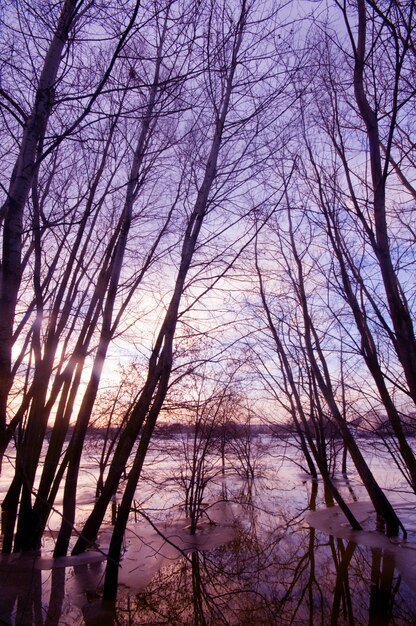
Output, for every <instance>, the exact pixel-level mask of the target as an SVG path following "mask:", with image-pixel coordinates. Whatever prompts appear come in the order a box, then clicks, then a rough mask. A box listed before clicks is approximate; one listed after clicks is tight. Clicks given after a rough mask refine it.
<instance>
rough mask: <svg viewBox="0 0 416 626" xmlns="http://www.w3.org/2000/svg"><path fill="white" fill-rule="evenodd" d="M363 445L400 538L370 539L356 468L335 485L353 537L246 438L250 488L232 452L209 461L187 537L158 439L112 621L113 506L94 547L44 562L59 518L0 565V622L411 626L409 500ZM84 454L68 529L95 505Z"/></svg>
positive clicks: (266, 444)
mask: <svg viewBox="0 0 416 626" xmlns="http://www.w3.org/2000/svg"><path fill="white" fill-rule="evenodd" d="M362 447H364V448H365V449H366V450H367V457H368V460H369V462H370V463H371V466H372V469H373V472H374V473H375V475H376V476H377V478H378V480H379V481H380V483H381V484H382V486H383V487H384V488H385V490H386V493H387V494H388V496H389V497H390V499H391V500H392V501H393V502H394V504H395V506H396V507H397V510H398V513H399V516H400V518H401V519H402V521H403V522H404V524H405V526H406V528H407V530H408V538H407V540H406V541H402V540H398V539H394V538H392V539H390V538H387V537H385V536H383V535H380V534H379V533H377V532H376V530H375V517H374V514H373V510H372V507H371V505H370V504H369V502H368V497H367V496H366V494H365V492H364V490H363V489H362V487H361V486H360V483H359V480H358V479H357V477H356V476H355V474H354V473H351V475H349V477H348V480H345V479H343V480H339V482H338V487H339V489H340V491H341V493H342V494H343V496H344V497H345V499H346V500H347V501H348V502H350V503H352V507H353V508H354V513H355V514H356V516H357V517H358V518H359V519H360V521H361V522H363V526H364V529H365V530H364V531H363V532H352V531H351V530H350V529H349V527H348V525H347V523H346V522H345V520H344V518H343V516H342V514H340V513H339V511H338V509H337V507H331V508H327V505H326V503H325V494H324V491H323V488H322V485H321V484H320V483H317V482H314V481H311V480H310V479H309V478H308V477H307V476H306V474H305V473H303V472H302V468H301V467H300V465H299V463H300V462H301V457H300V455H299V452H298V450H297V449H296V447H295V446H294V445H293V443H289V444H288V443H287V442H286V443H284V444H283V443H279V442H277V441H275V440H272V439H271V438H267V437H263V438H258V439H256V440H255V442H254V446H253V448H252V450H251V455H252V456H251V463H252V465H253V466H254V465H255V466H256V467H255V478H254V479H253V480H250V481H248V480H246V479H245V478H244V476H242V475H241V474H240V475H239V473H238V472H237V471H236V469H238V466H237V462H238V459H237V458H234V459H231V461H230V463H229V465H227V467H226V468H225V474H223V473H222V471H221V468H220V466H219V465H218V463H217V462H215V460H213V461H212V462H211V463H210V464H209V465H207V467H206V473H207V476H209V478H210V480H209V481H208V484H207V491H206V494H205V509H206V510H205V513H204V515H203V516H202V518H201V520H200V524H199V528H198V531H197V534H196V536H195V537H192V536H190V534H189V520H186V519H185V517H184V516H183V512H182V511H181V509H180V506H179V505H180V504H181V503H182V502H183V500H184V491H183V478H184V475H185V474H186V460H184V459H183V458H181V456H180V454H179V453H178V450H179V448H178V447H177V446H176V447H175V442H172V441H158V442H156V443H155V445H154V448H153V450H152V451H151V453H150V454H149V458H148V461H147V464H146V472H145V476H144V481H143V482H142V483H141V484H140V485H139V488H138V490H137V493H136V502H135V511H133V512H132V515H131V523H130V524H129V529H128V533H127V535H126V539H125V546H124V548H125V549H124V556H123V561H122V567H121V570H120V579H119V581H120V587H119V595H118V600H117V606H116V610H115V613H113V612H111V611H109V610H106V607H103V606H102V603H101V594H102V587H103V576H104V570H105V561H104V558H105V552H106V548H107V546H108V541H109V536H110V531H111V511H109V512H108V519H107V520H106V522H105V526H104V528H103V532H102V534H101V535H100V538H99V550H98V551H90V552H88V553H86V554H85V555H81V556H79V557H69V558H67V559H56V560H53V559H51V552H52V549H53V545H54V540H55V537H56V530H57V529H58V528H59V511H58V512H56V513H55V514H54V515H53V516H52V517H51V520H50V529H49V533H48V536H47V537H46V538H45V542H44V546H43V550H42V554H41V555H32V554H30V555H11V556H9V557H4V556H3V557H2V559H1V562H0V590H1V591H0V623H1V624H10V625H15V624H16V625H26V624H27V625H30V624H42V625H48V626H52V625H63V624H68V625H75V624H86V625H89V626H93V625H95V624H97V625H98V624H100V625H101V626H104V624H148V625H157V624H158V625H159V624H166V625H178V626H181V625H188V624H189V625H191V624H197V625H212V626H216V625H221V624H230V625H231V624H233V625H234V624H235V625H239V624H241V625H272V624H276V625H282V626H285V625H286V624H288V625H289V624H294V625H313V626H316V625H322V626H327V625H331V626H338V625H339V626H341V625H344V624H345V625H348V626H352V625H361V624H363V625H364V624H365V625H370V626H384V625H387V624H394V625H402V624H403V625H405V624H408V625H414V624H416V500H415V497H414V496H413V495H411V494H409V493H407V492H406V488H405V485H404V484H403V481H402V478H401V476H400V474H399V472H397V471H396V470H395V467H394V464H393V463H392V462H391V460H390V459H388V458H387V457H385V455H384V454H383V453H382V450H381V448H380V449H379V448H378V446H376V445H374V442H368V441H363V443H362ZM96 456H97V450H96V449H95V447H94V446H93V445H91V446H90V447H89V450H88V454H86V455H85V458H84V468H83V472H82V482H81V484H80V489H79V501H78V508H79V511H78V513H79V516H78V521H79V523H81V521H82V519H85V517H86V515H87V514H88V511H89V510H90V508H91V505H92V503H93V499H94V494H95V483H96V479H97V475H98V469H97V462H96V460H95V459H96ZM6 469H7V468H5V471H4V472H3V475H2V476H1V479H0V490H1V494H2V495H4V490H5V488H6V486H7V483H8V476H7V472H6ZM9 471H10V469H9ZM57 506H58V508H59V502H58V503H57ZM114 506H116V503H114ZM74 539H75V535H74Z"/></svg>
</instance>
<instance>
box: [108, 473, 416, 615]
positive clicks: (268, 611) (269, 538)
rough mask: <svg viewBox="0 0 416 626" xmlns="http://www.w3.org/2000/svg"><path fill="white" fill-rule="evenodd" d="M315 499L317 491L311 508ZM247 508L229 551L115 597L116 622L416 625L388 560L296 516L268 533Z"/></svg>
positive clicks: (181, 564) (407, 594)
mask: <svg viewBox="0 0 416 626" xmlns="http://www.w3.org/2000/svg"><path fill="white" fill-rule="evenodd" d="M246 493H247V492H246ZM316 499H317V483H314V486H313V488H312V490H311V497H310V507H311V508H312V509H314V508H315V503H316ZM246 506H247V507H248V509H247V510H248V513H249V514H248V516H247V519H246V521H245V523H244V525H243V527H242V528H241V529H240V530H239V533H238V535H237V537H236V538H235V539H234V540H233V541H232V542H231V543H229V544H227V545H224V546H221V547H219V548H217V549H216V550H212V551H210V552H206V553H197V552H194V553H192V554H190V555H189V556H188V558H184V557H183V558H181V559H180V560H177V561H174V562H172V564H170V565H169V566H168V567H167V568H164V569H163V570H161V571H160V572H159V574H158V575H157V576H156V577H155V578H154V580H153V581H152V584H151V585H149V586H148V588H147V589H146V590H145V591H144V592H143V593H139V594H137V595H136V596H135V597H134V598H132V597H131V596H125V597H124V598H120V600H119V604H118V610H117V623H120V624H148V625H155V624H172V625H178V626H180V625H187V624H189V625H191V624H195V625H198V626H208V625H210V626H214V625H220V624H224V625H225V624H236V625H237V624H238V625H242V626H244V625H247V626H249V625H256V626H257V625H258V626H261V625H264V626H266V625H279V626H280V625H282V626H285V625H289V624H290V625H292V624H293V625H299V626H300V625H313V626H316V625H318V624H321V625H322V626H327V625H329V624H330V625H331V626H342V625H344V624H345V625H348V626H359V625H366V626H385V625H387V624H400V625H406V624H408V625H411V624H415V623H416V606H415V602H414V599H415V590H413V591H412V590H410V589H409V587H408V586H407V585H406V584H405V583H404V582H403V581H402V579H401V577H400V575H399V573H398V572H397V571H396V570H395V568H394V557H393V556H392V555H390V554H388V553H387V552H384V551H382V550H379V549H374V548H373V549H370V548H366V547H364V546H360V545H357V544H355V543H353V542H350V541H347V540H344V539H339V538H336V537H333V536H328V535H327V534H325V533H323V532H320V531H318V530H316V529H314V528H307V527H305V525H304V524H303V523H302V515H299V516H297V517H296V518H290V517H288V519H287V520H286V525H285V526H281V525H280V522H281V520H280V518H279V527H277V528H276V527H274V528H273V525H272V523H270V524H269V530H268V531H267V532H265V531H264V527H265V523H264V521H265V517H270V518H271V517H272V516H271V515H269V514H267V513H266V512H265V511H262V510H259V509H256V507H255V506H251V507H250V506H249V504H248V503H247V504H246ZM260 519H261V524H260V523H259V521H260ZM269 522H272V520H271V519H269ZM260 528H261V530H260Z"/></svg>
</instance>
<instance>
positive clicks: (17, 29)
mask: <svg viewBox="0 0 416 626" xmlns="http://www.w3.org/2000/svg"><path fill="white" fill-rule="evenodd" d="M415 13H416V6H415V4H414V3H413V2H411V1H410V0H397V1H396V0H395V1H393V0H327V1H323V0H322V1H321V0H317V1H308V0H299V1H297V0H281V1H279V2H271V1H269V0H137V1H136V0H108V1H106V2H100V1H98V2H97V1H95V0H54V1H52V0H34V1H33V2H32V1H31V2H29V1H27V0H5V1H4V2H2V3H1V6H0V25H1V35H0V46H1V54H0V136H1V142H0V159H1V163H2V167H1V170H0V195H1V201H0V205H1V208H0V221H1V241H2V249H1V266H0V457H1V464H2V467H3V476H4V475H5V474H4V472H5V466H6V465H7V464H8V463H9V462H10V459H13V462H12V466H13V471H10V472H9V473H8V474H7V476H8V478H7V484H6V488H5V489H4V491H2V492H1V493H0V498H1V519H2V525H1V534H2V541H1V549H2V553H3V556H7V555H12V554H20V553H31V552H33V551H36V550H39V549H40V548H41V546H42V543H43V541H44V537H45V534H46V533H47V532H48V528H49V520H50V516H51V514H52V513H53V514H55V515H58V516H59V520H60V522H59V525H58V528H57V532H56V541H55V542H54V548H53V558H54V559H57V558H59V557H64V556H67V555H70V554H72V555H73V556H75V555H81V554H82V553H84V552H85V551H87V550H90V549H91V547H93V546H94V545H95V541H96V539H97V537H98V535H99V533H100V529H101V528H102V525H103V521H104V520H105V519H106V515H107V514H108V513H107V512H108V510H109V507H110V505H111V503H112V502H113V499H114V497H115V496H116V494H117V498H118V506H117V508H116V510H115V511H114V512H113V513H114V514H113V516H112V518H113V519H112V522H113V524H112V532H111V541H110V543H109V547H108V554H107V555H106V570H105V581H104V583H103V591H102V594H103V599H104V600H106V601H109V602H114V601H115V599H116V596H117V589H118V575H119V571H120V563H121V562H122V555H123V545H124V544H123V538H124V536H125V533H126V529H128V526H129V520H130V519H131V516H132V511H134V510H135V506H136V504H135V499H136V494H137V489H138V488H139V487H140V484H141V481H142V480H143V472H144V469H143V468H144V467H147V465H146V463H147V461H146V459H148V458H149V456H148V453H149V450H152V445H154V441H155V437H154V434H155V432H158V428H159V424H160V423H162V424H163V425H164V426H165V429H166V431H169V424H179V425H182V426H183V428H184V429H185V430H186V432H187V433H188V435H189V433H191V434H192V436H188V437H187V438H185V439H186V440H187V441H188V440H189V441H193V444H192V445H193V446H194V447H193V448H192V450H190V451H188V456H189V455H191V456H192V454H194V460H195V459H196V460H198V459H203V458H204V455H205V454H208V452H207V448H203V446H207V445H208V443H207V442H210V441H212V440H213V439H215V442H216V443H215V445H216V446H217V447H216V449H217V451H220V452H218V454H219V455H220V456H221V455H222V457H223V459H224V458H225V455H226V448H227V446H229V445H232V446H234V447H233V452H232V454H233V455H234V456H233V458H234V459H235V458H237V459H238V463H240V466H239V467H237V466H236V467H237V469H236V471H238V472H240V473H244V472H245V475H248V474H250V472H251V470H253V467H252V465H251V463H250V458H249V457H250V455H249V454H247V450H248V451H249V450H250V445H249V443H248V438H249V436H250V429H251V428H253V429H254V431H255V432H256V433H259V432H262V433H264V432H270V433H271V436H273V437H274V438H279V437H280V436H283V434H282V433H283V431H284V432H290V433H291V434H292V435H293V437H294V438H295V439H296V445H297V449H298V450H299V451H300V453H301V457H302V461H301V464H302V467H303V469H304V471H305V473H306V474H307V475H309V476H310V477H311V478H313V479H315V480H319V481H320V482H321V483H322V484H323V485H324V487H325V490H326V492H327V493H328V494H329V496H328V497H329V498H330V499H332V502H333V503H335V504H336V505H337V506H338V507H340V509H341V510H342V512H343V514H344V515H345V516H346V518H347V520H348V523H349V525H350V526H351V528H352V529H354V530H357V531H358V530H361V529H362V523H361V521H360V519H358V517H357V515H356V513H355V512H354V510H355V509H354V507H351V506H350V504H349V502H348V498H346V496H345V493H343V492H342V489H340V488H339V483H338V482H337V477H338V476H340V475H346V474H347V473H348V472H349V471H354V472H355V473H356V474H357V476H358V479H359V481H360V484H361V485H362V487H363V489H364V490H365V492H366V497H367V499H368V500H369V501H371V504H372V507H373V509H374V511H375V514H376V516H377V527H378V530H379V532H382V533H384V534H385V535H386V536H387V537H397V538H402V539H406V537H407V534H408V529H407V525H406V522H405V521H403V519H402V516H401V514H400V511H399V510H398V509H397V507H396V505H395V503H394V502H393V501H392V498H391V494H390V493H389V492H386V490H385V489H384V488H383V485H382V484H380V480H379V478H378V477H377V476H376V475H375V474H374V472H373V471H372V468H371V467H370V464H369V463H368V460H367V458H366V455H365V454H364V452H363V446H362V445H361V443H360V438H361V436H362V435H366V436H367V437H370V438H371V437H372V436H374V437H375V436H376V437H377V442H378V443H377V445H380V446H381V448H382V449H383V454H386V455H387V457H388V458H389V459H390V460H389V463H390V466H391V467H392V468H394V470H395V471H397V472H398V473H399V475H400V476H401V478H402V480H403V484H404V485H405V490H406V491H407V492H408V493H410V494H415V493H416V448H415V446H414V437H415V435H416V407H415V403H416V338H415V330H414V323H415V311H416V300H415V297H416V285H415V269H416V264H415V253H416V211H415V201H416V161H415V159H416V156H415V141H416V136H415V129H416V127H415V116H416V114H415V111H416V107H415V104H416V40H415V34H416V29H415V24H416V15H415ZM166 425H167V426H166ZM254 431H253V432H254ZM98 432H99V433H100V434H99V436H98V434H97V433H98ZM285 436H286V435H285ZM93 439H97V440H99V442H100V451H99V468H100V472H99V480H98V483H97V489H96V497H95V500H94V503H93V505H92V506H91V509H90V510H89V512H88V515H87V516H85V515H84V516H83V515H81V514H80V513H79V509H78V503H77V496H78V493H79V484H80V480H82V476H83V469H82V459H83V455H84V454H85V453H86V450H87V449H88V447H89V446H90V445H91V440H93ZM185 439H184V440H185ZM197 439H198V446H200V447H198V450H197V457H196V456H195V454H196V452H195V451H196V448H195V445H196V444H195V442H196V441H197ZM230 442H231V443H230ZM232 442H234V443H232ZM235 442H238V446H237V444H235ZM201 446H202V447H201ZM336 448H337V449H338V448H339V450H340V451H339V453H337V454H335V452H334V450H335V449H336ZM227 449H228V448H227ZM187 458H188V457H187ZM238 463H237V465H238ZM234 465H235V463H234ZM195 467H196V466H194V475H193V476H194V477H195V475H196V474H195V472H196V469H195ZM149 471H150V472H151V467H150V469H149V467H147V469H146V472H147V473H149ZM3 484H4V483H3ZM58 493H59V494H61V493H62V498H61V496H59V498H58ZM187 493H188V495H187V496H186V502H185V505H186V508H189V507H191V506H192V502H194V504H195V506H197V510H199V509H198V507H199V506H200V505H201V502H200V501H199V500H198V497H199V496H198V494H196V495H195V494H194V495H192V494H193V492H192V490H191V492H187ZM200 495H201V497H202V494H200ZM188 497H189V498H190V500H189V498H188ZM193 497H195V498H196V500H192V498H193ZM393 500H394V498H393ZM198 519H199V513H197V515H196V518H195V519H193V520H192V522H191V532H196V529H197V522H198ZM193 558H197V557H193ZM195 623H196V622H195ZM198 623H199V622H198ZM200 623H205V622H200ZM217 623H219V622H217Z"/></svg>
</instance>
